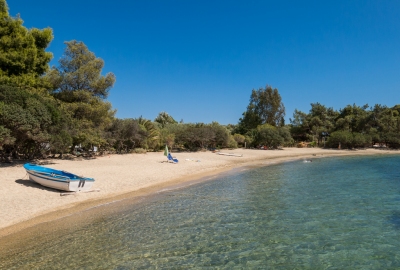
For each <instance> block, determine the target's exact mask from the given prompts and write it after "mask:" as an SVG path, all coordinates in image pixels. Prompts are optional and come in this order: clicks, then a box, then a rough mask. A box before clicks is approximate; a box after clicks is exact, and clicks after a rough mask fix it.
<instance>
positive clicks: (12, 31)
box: [0, 0, 53, 87]
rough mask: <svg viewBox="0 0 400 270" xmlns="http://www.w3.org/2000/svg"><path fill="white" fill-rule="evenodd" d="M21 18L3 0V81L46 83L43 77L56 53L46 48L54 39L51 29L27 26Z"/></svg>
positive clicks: (0, 13) (0, 37) (0, 57)
mask: <svg viewBox="0 0 400 270" xmlns="http://www.w3.org/2000/svg"><path fill="white" fill-rule="evenodd" d="M22 24H23V21H22V19H21V18H19V17H16V18H12V17H10V15H9V13H8V6H7V3H6V1H5V0H0V84H6V85H13V86H25V87H26V86H29V87H38V86H43V85H44V84H45V81H44V80H43V78H41V75H43V74H44V73H45V72H46V71H47V70H48V68H49V66H48V63H49V62H50V60H51V58H52V57H53V55H52V54H51V53H49V52H46V51H45V50H46V48H47V47H48V45H49V44H50V42H51V41H52V39H53V33H52V30H51V29H50V28H45V29H43V30H39V29H37V28H32V29H29V30H28V29H27V28H26V27H24V26H23V25H22Z"/></svg>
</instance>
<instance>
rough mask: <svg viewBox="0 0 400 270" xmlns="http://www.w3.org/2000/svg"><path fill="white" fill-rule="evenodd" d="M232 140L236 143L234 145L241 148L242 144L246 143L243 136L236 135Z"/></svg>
mask: <svg viewBox="0 0 400 270" xmlns="http://www.w3.org/2000/svg"><path fill="white" fill-rule="evenodd" d="M233 139H234V140H235V141H236V143H237V144H238V145H241V146H243V145H244V142H245V141H246V137H245V136H244V135H242V134H237V133H236V134H234V135H233Z"/></svg>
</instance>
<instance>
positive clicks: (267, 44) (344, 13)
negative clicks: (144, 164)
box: [7, 0, 400, 124]
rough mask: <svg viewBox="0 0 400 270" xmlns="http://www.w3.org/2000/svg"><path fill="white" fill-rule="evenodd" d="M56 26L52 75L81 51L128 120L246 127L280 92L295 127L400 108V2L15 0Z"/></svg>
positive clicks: (13, 8)
mask: <svg viewBox="0 0 400 270" xmlns="http://www.w3.org/2000/svg"><path fill="white" fill-rule="evenodd" d="M7 3H8V5H9V8H10V15H12V16H15V15H16V14H18V13H19V14H20V16H21V18H22V19H23V20H24V25H25V26H26V27H28V28H31V27H37V28H44V27H51V28H52V29H53V32H54V40H53V41H52V43H51V45H50V47H49V49H48V51H50V52H52V53H53V54H54V59H53V61H52V63H51V64H52V65H57V61H58V60H59V59H60V57H61V56H62V54H63V50H64V48H65V45H64V44H63V42H64V41H69V40H73V39H75V40H78V41H83V42H84V43H85V44H86V45H87V46H88V48H89V50H91V51H93V52H94V53H95V54H96V56H97V57H100V58H102V59H103V60H104V61H105V68H104V70H103V72H104V74H105V73H107V72H113V73H114V74H115V75H116V77H117V82H116V83H115V85H114V88H113V89H111V91H110V95H109V98H108V100H109V101H110V102H111V103H112V105H113V107H114V108H115V109H117V117H118V118H136V117H139V116H143V117H145V118H147V119H151V120H154V118H155V117H156V116H157V114H158V113H159V112H161V111H166V112H168V113H169V114H170V115H172V116H173V117H174V118H175V119H176V120H178V121H180V120H181V119H183V121H184V122H185V123H188V122H204V123H210V122H212V121H218V122H219V123H221V124H228V123H231V124H236V123H237V122H238V119H239V118H240V117H241V114H242V113H243V112H244V111H245V110H246V107H247V105H248V103H249V97H250V93H251V90H252V89H258V88H260V87H265V86H266V85H270V86H272V87H273V88H277V89H278V90H279V93H280V94H281V96H282V101H283V103H284V105H285V107H286V119H287V122H288V119H289V118H290V117H292V116H293V112H294V110H295V109H298V110H301V111H304V112H308V111H309V110H310V103H315V102H320V103H322V104H324V105H326V106H327V107H333V108H334V109H336V110H338V109H340V108H343V107H344V106H346V105H348V104H353V103H356V104H357V105H364V104H366V103H368V104H369V105H370V106H372V105H375V104H382V105H387V106H393V105H395V104H399V103H400V1H397V0H386V1H378V0H377V1H368V0H351V1H349V0H343V1H342V0H332V1H320V0H318V1H267V0H265V1H262V0H261V1H251V0H243V1H235V0H230V1H228V0H226V1H222V0H221V1H218V0H215V1H208V0H201V1H200V0H199V1H194V0H177V1H174V0H171V1H167V0H164V1H161V0H159V1H154V0H142V1H135V0H114V1H103V0H79V1H78V0H68V1H55V0H35V1H32V0H8V1H7Z"/></svg>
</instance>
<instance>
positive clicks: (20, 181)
mask: <svg viewBox="0 0 400 270" xmlns="http://www.w3.org/2000/svg"><path fill="white" fill-rule="evenodd" d="M15 183H17V184H20V185H24V186H26V187H29V188H38V189H41V190H46V191H50V192H55V193H61V191H60V190H57V189H53V188H48V187H45V186H42V185H39V184H38V183H35V182H33V181H31V180H27V179H17V180H15Z"/></svg>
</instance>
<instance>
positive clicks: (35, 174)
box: [24, 163, 94, 192]
mask: <svg viewBox="0 0 400 270" xmlns="http://www.w3.org/2000/svg"><path fill="white" fill-rule="evenodd" d="M24 168H25V170H26V172H27V173H28V175H29V179H30V180H31V181H34V182H36V183H38V184H40V185H42V186H45V187H49V188H54V189H59V190H64V191H75V192H78V191H88V190H90V189H91V188H92V186H93V182H94V179H93V178H88V177H83V176H78V175H75V174H73V173H69V172H66V171H60V170H55V169H51V168H47V167H43V166H39V165H36V164H32V163H26V164H25V165H24Z"/></svg>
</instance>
